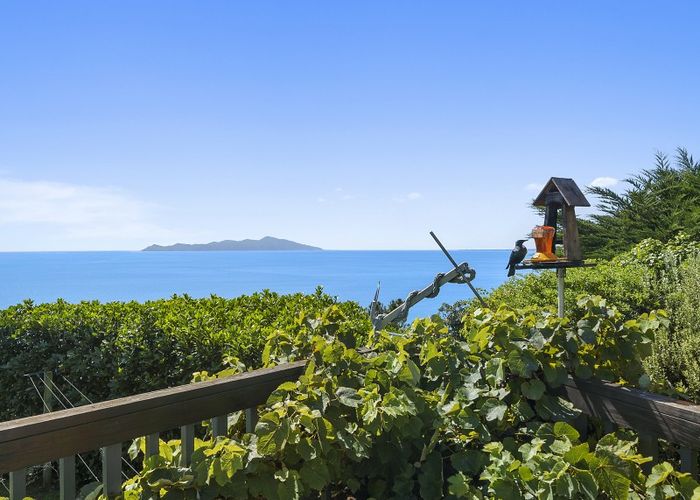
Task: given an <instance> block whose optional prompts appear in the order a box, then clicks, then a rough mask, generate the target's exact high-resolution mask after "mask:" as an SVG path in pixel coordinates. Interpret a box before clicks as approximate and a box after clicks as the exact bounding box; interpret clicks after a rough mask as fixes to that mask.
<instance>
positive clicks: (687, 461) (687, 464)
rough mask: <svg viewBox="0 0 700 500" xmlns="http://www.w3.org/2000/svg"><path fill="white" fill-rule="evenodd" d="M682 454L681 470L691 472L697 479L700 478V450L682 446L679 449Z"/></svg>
mask: <svg viewBox="0 0 700 500" xmlns="http://www.w3.org/2000/svg"><path fill="white" fill-rule="evenodd" d="M678 454H679V455H680V456H681V472H689V473H690V474H691V475H692V476H693V477H694V478H695V479H697V478H698V450H695V449H693V448H688V447H687V446H681V448H680V450H678Z"/></svg>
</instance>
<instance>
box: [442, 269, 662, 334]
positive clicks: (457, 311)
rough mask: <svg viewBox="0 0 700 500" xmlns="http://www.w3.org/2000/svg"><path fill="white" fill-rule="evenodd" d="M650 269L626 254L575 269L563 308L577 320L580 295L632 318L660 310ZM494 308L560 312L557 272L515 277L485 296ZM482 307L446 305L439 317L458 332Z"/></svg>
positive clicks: (472, 302) (466, 303)
mask: <svg viewBox="0 0 700 500" xmlns="http://www.w3.org/2000/svg"><path fill="white" fill-rule="evenodd" d="M648 275H649V270H648V267H647V266H645V265H643V264H640V263H637V262H634V261H631V260H630V259H629V258H627V256H626V255H624V256H622V257H621V258H619V259H615V260H613V261H611V262H610V261H599V262H597V265H596V266H595V267H584V268H573V269H567V271H566V288H565V294H564V309H565V311H566V314H567V316H569V317H571V318H574V319H576V318H577V317H578V316H579V315H580V310H579V308H578V306H577V301H578V298H579V297H580V296H581V295H599V296H601V297H605V299H606V300H607V302H608V304H610V305H613V306H615V307H616V308H617V309H618V311H620V312H621V313H622V315H623V316H624V317H627V318H633V317H635V316H638V315H640V314H643V313H645V312H649V311H651V310H652V309H655V308H658V307H660V304H659V303H658V301H656V300H654V297H653V295H652V293H651V290H650V286H649V276H648ZM486 302H487V303H488V304H489V306H490V307H492V308H497V307H499V305H500V304H507V305H508V306H509V307H514V308H523V307H537V308H539V309H542V310H546V311H550V312H556V310H557V277H556V273H555V271H537V272H531V273H528V274H524V275H520V276H516V277H515V278H511V279H510V280H508V281H506V282H505V283H503V284H502V285H500V286H499V287H497V288H495V289H494V290H492V291H491V292H490V293H488V294H487V295H486ZM479 307H480V304H479V302H478V301H476V300H474V299H470V300H465V301H460V302H456V303H455V304H443V305H442V306H441V307H440V314H441V316H442V317H443V318H444V319H445V321H446V322H447V324H448V325H449V326H450V330H452V331H454V332H457V331H459V329H460V328H461V325H462V317H463V316H464V315H465V314H467V313H468V312H473V311H475V310H476V309H478V308H479Z"/></svg>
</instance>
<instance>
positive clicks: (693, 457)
mask: <svg viewBox="0 0 700 500" xmlns="http://www.w3.org/2000/svg"><path fill="white" fill-rule="evenodd" d="M562 390H563V391H562V392H563V396H565V397H566V398H567V399H568V400H569V401H571V402H572V403H573V404H574V406H576V407H577V408H579V409H580V410H581V411H582V412H583V413H584V414H586V415H590V416H593V417H597V418H599V419H601V420H602V421H603V423H604V424H605V425H604V427H605V430H606V432H610V431H612V430H613V429H614V427H615V426H620V427H626V428H630V429H634V430H635V431H637V434H638V436H639V451H640V452H641V453H642V454H643V455H645V456H649V457H652V462H651V463H648V464H645V466H644V468H645V469H646V470H647V471H648V470H649V469H650V468H651V466H652V465H653V463H654V462H656V461H658V458H659V438H661V439H665V440H667V441H669V442H671V443H674V444H677V445H680V448H679V450H678V451H679V458H680V462H681V471H683V472H689V473H691V474H692V475H693V476H695V477H696V478H697V477H698V473H699V470H698V455H699V453H700V405H696V404H693V403H689V402H687V401H681V400H679V399H674V398H671V397H668V396H662V395H661V394H654V393H651V392H647V391H642V390H639V389H633V388H630V387H624V386H621V385H619V384H612V383H610V382H602V381H596V380H580V379H571V378H570V379H569V381H568V382H567V383H566V384H565V385H564V386H563V388H562Z"/></svg>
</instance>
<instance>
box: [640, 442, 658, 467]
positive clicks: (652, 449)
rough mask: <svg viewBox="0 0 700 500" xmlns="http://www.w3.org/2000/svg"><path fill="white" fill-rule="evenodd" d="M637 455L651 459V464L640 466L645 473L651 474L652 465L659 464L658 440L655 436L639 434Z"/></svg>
mask: <svg viewBox="0 0 700 500" xmlns="http://www.w3.org/2000/svg"><path fill="white" fill-rule="evenodd" d="M639 453H641V454H642V455H644V456H645V457H651V462H647V463H645V464H642V470H643V471H644V472H645V473H647V474H648V473H649V472H651V468H652V467H653V466H654V464H657V463H658V462H659V438H658V436H656V435H655V434H647V433H642V432H640V433H639Z"/></svg>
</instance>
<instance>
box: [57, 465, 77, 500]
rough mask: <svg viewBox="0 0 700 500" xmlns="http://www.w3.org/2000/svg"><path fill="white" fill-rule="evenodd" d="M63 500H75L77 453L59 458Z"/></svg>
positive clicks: (60, 485) (59, 479)
mask: <svg viewBox="0 0 700 500" xmlns="http://www.w3.org/2000/svg"><path fill="white" fill-rule="evenodd" d="M58 484H59V490H60V494H61V500H75V455H71V456H70V457H63V458H59V459H58Z"/></svg>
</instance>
